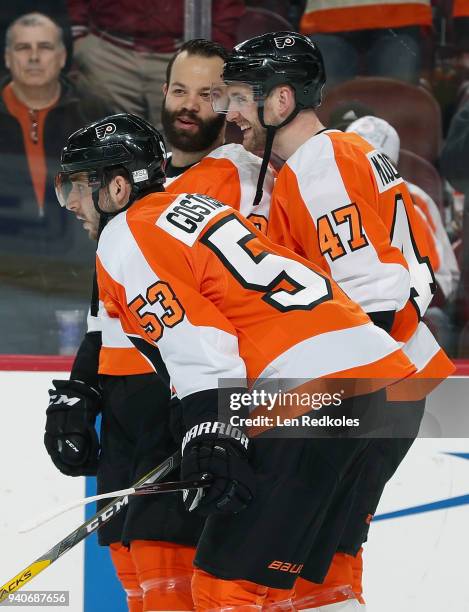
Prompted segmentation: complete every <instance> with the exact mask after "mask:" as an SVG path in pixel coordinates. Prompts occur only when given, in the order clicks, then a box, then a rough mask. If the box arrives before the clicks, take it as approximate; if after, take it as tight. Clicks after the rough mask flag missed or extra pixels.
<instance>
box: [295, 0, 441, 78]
mask: <svg viewBox="0 0 469 612" xmlns="http://www.w3.org/2000/svg"><path fill="white" fill-rule="evenodd" d="M331 4H333V6H327V5H328V3H327V2H322V1H321V0H308V2H307V3H306V9H305V12H304V14H303V17H302V19H301V24H300V30H301V32H302V33H303V34H307V35H309V36H310V37H311V38H312V39H313V40H314V41H315V42H317V43H318V45H319V47H320V49H321V51H322V52H323V55H324V62H325V65H326V74H327V81H328V86H329V87H331V86H333V85H336V84H337V83H340V82H342V81H346V80H348V79H352V78H353V77H355V76H381V77H392V78H396V79H402V80H405V81H409V82H411V83H417V82H418V79H419V74H420V69H421V61H422V50H421V44H422V28H423V27H426V28H430V27H431V25H432V11H431V2H430V0H420V1H419V2H412V1H410V0H409V1H408V2H405V0H403V1H402V3H400V4H399V5H398V6H396V3H395V2H392V1H389V0H383V1H381V2H380V1H379V0H376V1H375V2H370V1H369V0H357V1H355V2H353V3H350V2H348V1H347V0H342V1H340V0H339V1H336V2H334V3H331ZM350 4H352V5H353V6H350Z"/></svg>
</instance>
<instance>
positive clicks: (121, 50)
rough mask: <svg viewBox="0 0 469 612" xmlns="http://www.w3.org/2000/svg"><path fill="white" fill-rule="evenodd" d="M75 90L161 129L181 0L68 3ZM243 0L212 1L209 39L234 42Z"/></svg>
mask: <svg viewBox="0 0 469 612" xmlns="http://www.w3.org/2000/svg"><path fill="white" fill-rule="evenodd" d="M67 3H68V8H69V14H70V21H71V24H72V34H73V37H74V39H75V44H74V60H75V66H76V69H77V71H78V73H79V75H80V80H79V81H78V82H79V83H80V87H82V88H85V87H88V88H91V91H95V92H100V95H102V96H103V97H104V98H105V100H106V101H107V102H108V104H109V105H110V106H111V108H112V110H113V111H114V112H121V111H126V112H129V113H134V114H136V115H139V116H140V117H143V118H145V119H147V120H148V121H150V123H153V124H154V125H156V126H158V127H159V126H160V113H161V104H162V100H163V91H162V88H163V85H164V83H165V79H166V65H167V63H168V61H169V59H170V58H171V56H172V55H173V54H174V52H175V51H177V49H178V47H180V46H181V44H182V42H183V40H184V0H173V1H171V2H168V0H154V2H152V3H151V10H150V11H149V10H148V7H149V5H148V3H144V2H135V1H132V0H117V1H115V0H67ZM243 12H244V0H216V2H212V34H213V36H212V38H213V40H215V41H216V42H218V43H220V44H222V45H223V46H225V47H226V48H231V47H232V46H233V44H234V42H235V32H236V25H237V22H238V19H239V18H240V17H241V15H242V14H243Z"/></svg>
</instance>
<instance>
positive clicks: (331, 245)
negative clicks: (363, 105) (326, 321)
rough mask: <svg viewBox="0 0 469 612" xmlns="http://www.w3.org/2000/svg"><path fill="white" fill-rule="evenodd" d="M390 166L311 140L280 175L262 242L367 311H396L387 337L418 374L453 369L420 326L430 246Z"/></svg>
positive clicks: (331, 140) (334, 142) (356, 144)
mask: <svg viewBox="0 0 469 612" xmlns="http://www.w3.org/2000/svg"><path fill="white" fill-rule="evenodd" d="M416 214H417V213H416V211H415V209H414V205H413V202H412V199H411V197H410V194H409V192H408V189H407V187H406V185H405V183H404V181H403V179H402V178H401V177H400V175H399V174H398V172H397V170H396V169H395V168H394V166H393V165H392V163H391V162H390V161H389V159H388V158H387V157H386V156H385V155H384V154H382V153H380V152H379V151H377V150H375V149H374V148H373V147H372V145H370V144H369V143H368V142H367V141H366V140H364V139H363V138H361V137H360V136H358V135H357V134H354V133H352V132H351V133H346V134H344V133H342V132H340V131H338V130H326V131H324V132H322V133H320V134H317V135H316V136H314V137H312V138H310V139H309V140H308V141H307V142H306V143H304V144H303V145H302V146H301V147H300V148H299V149H298V150H297V151H296V152H295V153H294V154H293V155H292V156H291V157H290V158H289V159H288V161H287V162H286V163H285V165H284V166H283V168H282V169H281V170H280V172H279V176H278V179H277V181H276V185H275V188H274V193H273V195H272V203H271V212H270V219H269V226H268V235H269V237H270V238H271V239H272V240H273V241H274V242H278V243H279V244H283V245H285V246H287V247H289V248H290V249H292V250H293V251H295V252H296V253H298V254H300V255H302V256H304V257H306V258H307V259H308V260H309V261H312V262H314V263H315V264H317V265H318V266H320V268H322V269H323V270H325V271H326V272H328V273H330V274H331V276H332V277H333V278H334V280H335V281H336V282H337V283H338V284H339V285H340V286H341V288H342V289H343V290H344V291H345V292H346V293H347V294H348V295H349V297H350V298H352V299H353V300H355V301H356V302H357V303H358V304H360V305H361V306H362V308H363V309H364V310H365V311H366V312H369V313H373V312H383V311H392V310H394V311H396V316H395V319H394V324H393V327H392V330H391V335H392V336H393V338H395V339H396V340H397V341H399V342H400V343H402V344H403V346H404V352H406V354H407V355H408V356H409V358H410V359H411V361H413V363H414V364H415V365H416V367H417V370H418V373H419V376H422V377H430V378H433V377H435V378H446V376H448V375H449V374H450V373H451V372H452V371H453V370H454V366H453V364H452V363H451V361H450V360H449V359H448V358H447V357H446V355H445V354H444V352H443V351H442V350H441V348H440V346H439V345H438V343H437V342H436V340H435V339H434V337H433V335H432V334H431V332H430V330H429V329H428V328H427V326H426V325H425V324H424V323H423V322H422V321H421V318H422V316H423V315H424V313H425V311H426V309H427V307H428V305H429V304H430V302H431V299H432V296H433V293H434V291H435V278H434V274H433V271H432V268H431V265H430V259H429V257H428V244H427V241H426V237H425V233H424V232H423V231H422V225H421V223H419V222H418V221H416V217H415V215H416Z"/></svg>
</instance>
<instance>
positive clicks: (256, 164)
mask: <svg viewBox="0 0 469 612" xmlns="http://www.w3.org/2000/svg"><path fill="white" fill-rule="evenodd" d="M225 59H226V53H225V51H224V49H223V48H222V47H220V46H219V45H217V44H216V43H213V42H211V41H206V40H202V39H198V40H194V41H189V42H187V43H185V44H184V45H182V47H181V49H180V50H179V51H178V52H177V53H176V54H175V56H174V57H173V59H172V60H171V62H170V64H169V66H168V70H167V84H166V86H165V99H164V106H163V110H162V123H163V125H164V128H165V131H166V133H167V135H168V136H169V138H170V140H169V144H170V146H171V148H172V157H171V158H170V162H169V164H168V165H167V170H168V173H169V175H170V178H167V179H166V185H168V184H170V185H169V187H168V188H170V189H171V190H172V191H173V192H174V193H178V192H180V191H187V190H188V189H191V188H193V189H194V190H197V191H198V192H200V193H204V194H208V195H212V196H214V197H217V198H221V199H223V200H224V201H225V202H227V203H228V204H230V205H232V206H233V207H235V208H237V209H240V210H241V212H242V213H243V214H244V215H246V216H247V215H249V214H250V213H251V212H252V201H253V198H254V193H255V188H256V182H257V177H258V174H259V169H260V164H261V160H260V159H259V158H258V157H256V156H254V155H252V154H251V153H248V152H247V151H246V150H245V149H244V148H243V147H242V146H241V145H235V144H232V145H225V146H223V145H222V143H223V139H224V132H225V125H224V124H225V121H224V118H223V117H222V118H221V119H222V120H221V121H220V115H217V114H215V113H214V112H213V110H212V108H211V105H210V100H209V92H210V86H211V84H212V82H213V81H214V80H217V79H218V78H219V75H220V73H221V70H222V67H223V61H224V60H225ZM272 187H273V175H272V173H271V172H270V171H269V172H268V174H267V179H266V185H265V190H264V191H265V194H264V198H263V200H262V202H261V203H260V205H259V206H258V207H257V208H256V211H255V213H256V216H255V218H253V221H254V222H256V224H257V225H258V226H259V227H262V228H263V229H264V230H265V229H266V222H267V216H268V206H269V203H270V193H271V191H272ZM68 207H69V209H70V210H71V211H72V212H74V213H75V215H76V216H77V218H78V219H81V220H83V221H84V229H85V230H86V231H88V233H89V235H90V237H91V238H92V239H96V238H97V233H98V225H99V213H98V211H97V210H96V209H95V208H94V207H91V209H87V208H86V207H83V206H82V205H81V199H80V197H79V193H78V192H77V191H72V192H71V194H70V197H69V200H68ZM89 324H90V329H91V331H89V333H88V334H87V336H86V338H85V340H84V342H83V344H82V346H81V348H80V351H79V353H78V356H77V359H76V360H75V363H74V367H73V370H72V373H71V376H70V380H69V381H55V384H56V386H57V389H56V390H52V391H51V396H52V402H51V406H50V408H49V410H48V420H47V436H46V446H47V448H48V451H49V452H50V454H51V456H52V458H53V460H54V462H55V463H56V465H57V467H58V468H59V469H60V470H61V471H62V472H64V473H65V474H73V475H82V474H83V475H85V474H94V473H96V470H97V475H98V491H99V492H104V491H109V490H114V489H121V488H124V487H127V486H130V485H131V484H132V482H134V481H135V480H136V479H138V478H139V477H140V476H141V475H142V474H144V473H145V472H146V471H148V470H149V469H151V468H152V467H153V466H154V465H155V464H156V463H157V462H158V458H160V457H161V458H162V459H163V458H165V457H167V456H168V455H170V454H171V453H172V452H174V450H175V446H174V444H175V443H174V441H173V439H172V436H171V434H170V432H169V430H168V425H169V423H168V415H169V411H168V409H167V403H168V399H169V395H168V390H167V389H166V388H164V386H162V384H161V381H160V379H159V378H158V376H156V375H155V374H154V369H153V367H152V366H151V365H150V364H149V363H148V361H147V360H146V359H145V358H144V357H142V355H141V354H140V353H139V351H138V350H137V349H136V348H135V347H134V346H133V345H132V344H131V343H130V342H129V340H128V338H127V336H125V334H124V333H123V331H122V329H121V327H120V324H119V320H118V319H117V318H116V317H110V316H109V315H108V313H107V312H106V310H105V309H104V308H103V307H102V305H101V309H100V317H99V319H98V318H96V317H90V318H89ZM98 360H99V365H98ZM97 371H98V372H99V381H98V377H97ZM83 383H86V384H83ZM58 392H60V393H58ZM65 393H66V394H68V395H69V397H70V398H75V399H77V398H79V400H80V401H79V402H78V403H77V404H75V405H74V406H72V407H70V406H67V405H66V404H64V403H63V402H61V403H60V404H59V405H55V403H54V398H56V397H57V398H58V395H63V394H65ZM85 398H86V399H85ZM158 398H159V399H158ZM58 399H59V398H58ZM85 401H86V402H87V403H85ZM175 405H176V404H175V403H174V402H173V412H175V414H177V410H176V408H175ZM99 411H101V413H102V425H101V452H100V454H99V455H98V451H99V445H98V440H97V437H96V433H95V430H94V420H95V415H96V414H97V412H99ZM78 418H80V419H81V422H77V419H78ZM72 419H73V421H72ZM173 420H175V419H173ZM70 428H73V429H74V431H75V435H77V434H78V435H79V436H80V437H79V438H75V439H74V440H75V443H76V444H75V446H76V447H77V448H79V449H80V453H79V455H78V457H77V456H76V454H75V453H73V452H68V451H69V450H70V447H69V446H68V445H65V444H61V442H62V441H63V440H64V439H65V437H66V435H65V434H66V433H70ZM98 456H99V460H98ZM181 508H182V503H181V502H180V500H178V499H176V498H174V497H173V496H164V497H163V498H161V497H159V498H158V497H156V496H155V497H153V498H145V499H131V503H130V506H129V512H128V513H127V516H126V515H125V513H122V514H121V515H119V517H116V518H115V519H113V521H112V522H110V523H108V524H107V525H106V526H103V528H101V529H100V531H99V532H98V536H99V542H100V544H101V545H109V547H110V552H111V556H112V559H113V563H114V565H115V567H116V571H117V574H118V576H119V578H120V580H121V582H122V585H123V587H124V589H125V591H126V593H127V599H128V605H129V609H130V610H131V611H132V612H138V611H140V610H142V607H143V606H145V609H148V610H149V609H152V610H171V609H176V610H182V609H184V610H186V609H187V610H189V609H191V608H192V601H191V595H190V575H191V572H192V558H193V552H194V546H195V543H196V542H197V538H198V533H199V532H200V527H201V524H202V521H201V520H197V519H195V518H193V517H191V516H187V517H186V516H183V515H182V513H181ZM148 517H152V520H151V522H150V523H149V522H148ZM121 540H123V541H124V542H126V543H127V542H129V543H130V544H131V545H130V548H129V547H128V546H126V545H122V544H121V543H120V542H121ZM189 544H190V545H191V546H188V545H189Z"/></svg>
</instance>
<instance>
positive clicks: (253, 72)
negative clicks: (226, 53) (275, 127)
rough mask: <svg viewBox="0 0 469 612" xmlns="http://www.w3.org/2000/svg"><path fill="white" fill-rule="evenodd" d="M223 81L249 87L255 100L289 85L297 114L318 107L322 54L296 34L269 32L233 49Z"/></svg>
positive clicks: (320, 97)
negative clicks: (293, 95) (278, 87)
mask: <svg viewBox="0 0 469 612" xmlns="http://www.w3.org/2000/svg"><path fill="white" fill-rule="evenodd" d="M223 79H224V81H225V82H228V83H229V82H232V81H236V82H243V83H247V84H249V85H251V86H252V87H253V89H254V92H255V94H256V96H257V97H258V98H260V97H263V98H265V97H266V96H268V95H269V93H270V92H271V91H272V89H273V88H274V87H276V86H277V85H286V84H287V85H290V86H291V87H292V88H293V90H294V92H295V98H296V106H297V109H295V110H296V112H295V115H296V114H297V113H298V112H299V111H300V110H303V109H306V108H316V107H318V106H319V105H320V104H321V99H322V90H323V87H324V85H325V82H326V73H325V69H324V61H323V58H322V55H321V52H320V51H319V49H318V47H317V45H316V44H315V43H314V42H313V41H311V40H310V39H309V38H307V37H306V36H303V35H302V34H298V33H297V32H269V33H267V34H262V35H261V36H255V37H254V38H250V39H249V40H246V41H245V42H243V43H240V44H239V45H237V46H236V47H235V48H234V51H233V53H232V54H231V55H230V57H229V58H228V60H227V61H226V63H225V66H224V69H223Z"/></svg>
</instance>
